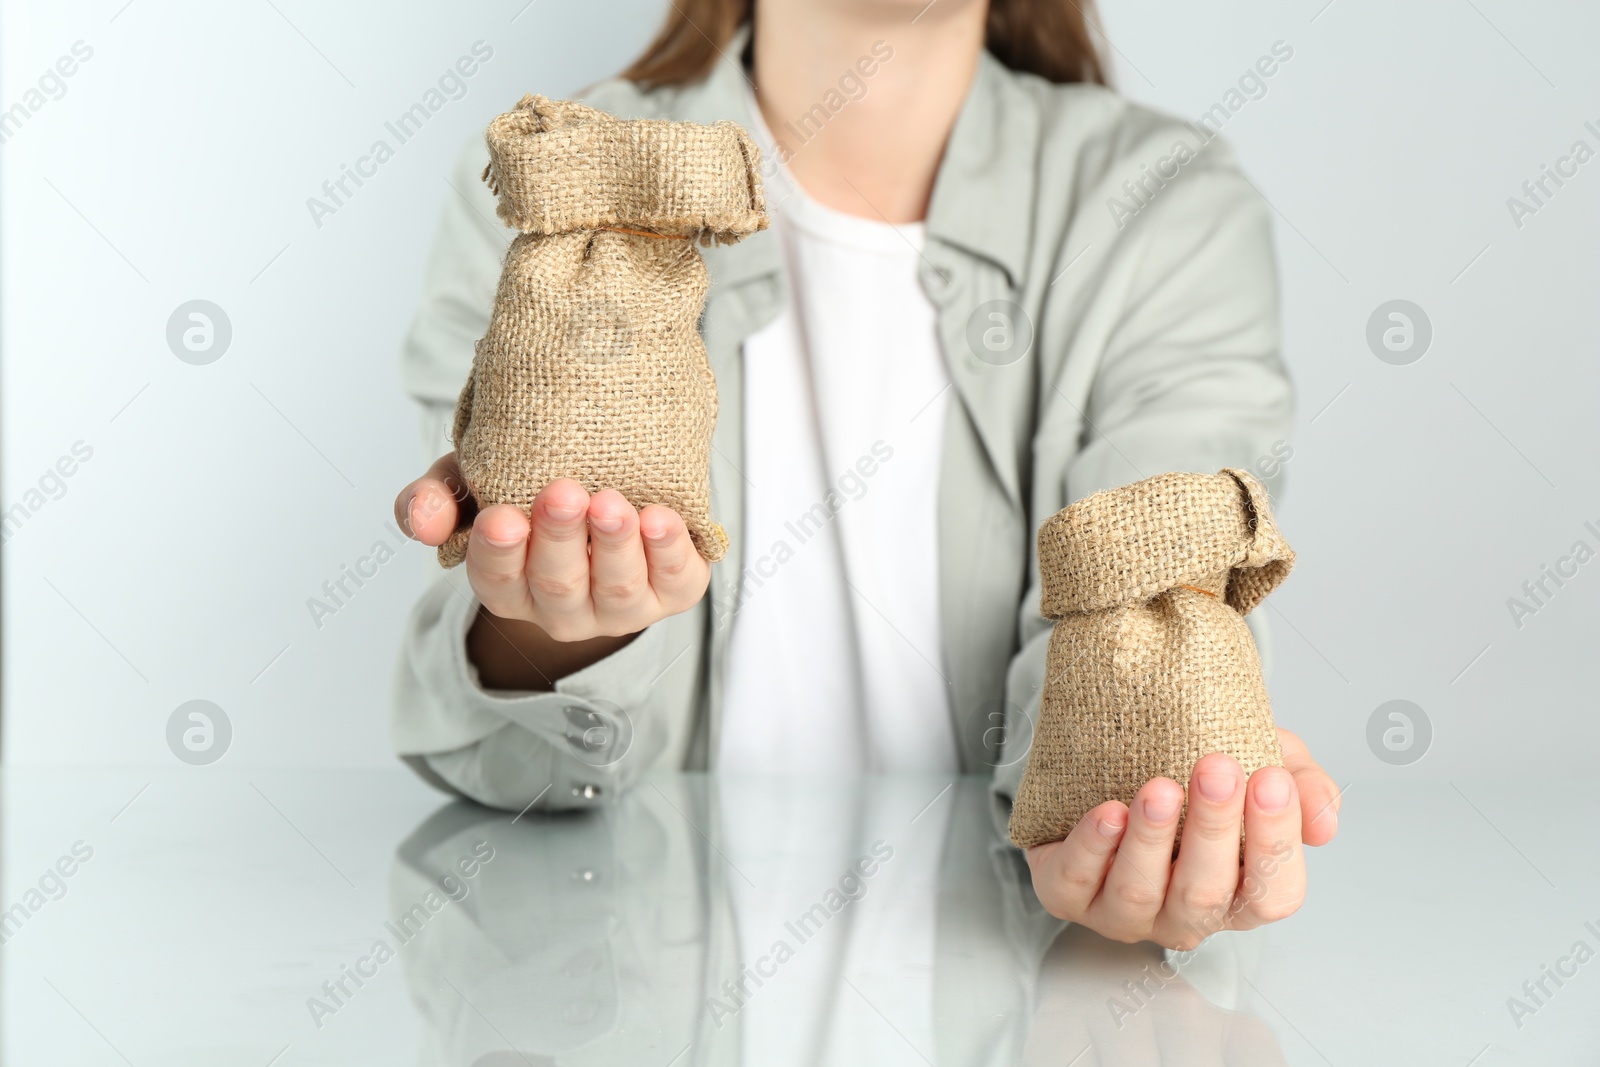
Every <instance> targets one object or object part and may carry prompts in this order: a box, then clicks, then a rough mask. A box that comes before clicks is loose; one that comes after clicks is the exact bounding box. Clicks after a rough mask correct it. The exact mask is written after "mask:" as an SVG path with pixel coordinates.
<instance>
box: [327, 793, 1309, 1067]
mask: <svg viewBox="0 0 1600 1067" xmlns="http://www.w3.org/2000/svg"><path fill="white" fill-rule="evenodd" d="M991 803H992V802H991V800H990V798H989V796H988V794H987V791H986V790H985V788H984V785H983V783H982V782H981V781H978V780H975V779H956V780H948V779H933V778H896V779H865V780H860V779H841V780H838V781H806V782H795V783H784V784H782V785H777V784H775V783H773V782H772V781H738V780H726V779H724V780H720V781H718V780H712V779H706V778H703V777H671V778H660V779H656V780H653V781H647V782H646V783H644V784H643V785H642V786H640V787H639V788H637V789H635V790H634V791H633V792H632V793H631V794H629V795H628V796H626V797H624V798H622V799H621V800H620V801H619V802H618V803H617V804H616V805H614V806H612V807H609V808H607V809H604V810H599V811H595V812H591V813H587V814H583V815H565V816H536V815H533V814H528V815H524V816H521V817H519V818H517V819H515V820H514V821H513V820H512V819H510V818H508V817H507V816H506V815H505V814H504V813H500V812H491V811H486V810H484V809H481V808H477V807H474V806H472V805H468V804H451V805H448V806H446V807H444V808H442V809H440V810H439V811H438V812H436V813H435V814H434V815H432V816H431V817H430V818H428V819H427V820H425V821H424V822H423V824H422V825H421V826H419V827H417V829H416V830H415V832H413V833H412V834H411V835H410V836H409V837H408V838H407V839H406V840H405V841H404V842H402V843H401V844H400V846H399V847H398V849H397V850H396V854H395V860H394V865H393V868H392V871H391V874H390V885H389V913H388V915H387V916H386V917H385V918H386V919H387V923H386V925H385V926H384V927H383V929H384V931H385V937H384V939H383V940H384V942H386V944H387V946H388V949H389V951H390V952H391V953H392V955H393V956H394V957H397V958H398V959H399V960H400V962H401V966H402V969H403V971H404V973H405V977H406V982H407V985H408V988H409V991H410V995H411V997H412V999H413V1001H414V1002H415V1004H416V1006H417V1008H418V1009H419V1011H420V1013H421V1015H422V1017H423V1019H424V1020H425V1024H426V1025H425V1032H424V1039H423V1040H424V1046H425V1047H424V1049H423V1050H422V1057H421V1062H422V1063H425V1064H450V1065H456V1064H460V1065H472V1067H498V1065H511V1064H534V1065H541V1067H542V1065H544V1064H584V1065H602V1064H627V1065H629V1067H637V1065H661V1067H667V1065H672V1067H687V1065H690V1064H746V1063H748V1064H759V1065H762V1067H767V1065H772V1067H783V1065H790V1064H793V1065H815V1064H868V1063H870V1064H890V1065H895V1064H939V1065H944V1064H953V1065H962V1067H967V1065H978V1064H1012V1063H1027V1064H1061V1065H1066V1064H1072V1065H1073V1067H1089V1065H1095V1064H1099V1065H1106V1064H1124V1063H1125V1064H1138V1065H1149V1064H1189V1063H1195V1064H1201V1063H1204V1064H1278V1063H1283V1062H1285V1061H1284V1058H1283V1055H1282V1053H1281V1052H1280V1051H1279V1050H1278V1047H1277V1044H1276V1042H1275V1041H1274V1039H1273V1037H1272V1034H1271V1032H1270V1031H1269V1030H1268V1028H1267V1027H1266V1026H1265V1025H1264V1024H1263V1023H1262V1022H1261V1020H1260V1019H1258V1018H1256V1017H1255V1016H1254V1015H1253V1013H1252V1012H1251V1011H1250V1010H1248V1008H1247V1006H1248V1005H1250V1004H1251V1003H1252V1000H1253V998H1252V997H1251V996H1250V995H1249V994H1250V992H1251V988H1252V987H1251V985H1250V983H1249V981H1248V979H1249V978H1250V977H1251V974H1252V972H1253V964H1254V961H1253V960H1252V958H1251V949H1252V947H1253V946H1254V945H1255V944H1257V942H1256V941H1255V940H1254V939H1253V937H1252V936H1251V935H1225V936H1223V937H1220V938H1214V939H1213V940H1212V941H1211V942H1209V943H1208V944H1207V946H1206V947H1204V948H1203V949H1202V950H1201V951H1200V952H1199V953H1196V954H1193V955H1192V956H1189V957H1183V958H1179V957H1171V956H1166V955H1164V954H1163V953H1162V952H1161V951H1160V950H1159V949H1156V948H1154V947H1153V946H1149V945H1144V946H1128V945H1119V944H1113V943H1109V942H1106V941H1104V940H1102V939H1100V938H1099V937H1097V936H1096V935H1093V934H1091V933H1088V932H1086V931H1082V930H1080V929H1077V928H1066V927H1065V924H1063V923H1060V922H1059V921H1057V920H1055V919H1053V918H1051V917H1050V916H1049V915H1047V914H1046V913H1045V912H1044V911H1043V909H1042V908H1041V907H1040V906H1039V904H1038V901H1037V900H1036V899H1035V897H1034V895H1033V892H1032V889H1031V887H1030V885H1029V879H1028V871H1027V867H1026V865H1025V864H1024V863H1023V862H1022V860H1021V857H1020V855H1019V854H1018V853H1017V852H1016V851H1015V850H1014V849H1012V848H1011V847H1010V846H1009V845H1008V844H1007V843H1006V842H1005V841H1004V839H1003V837H1002V835H1001V832H1000V830H999V828H998V826H997V820H996V819H995V817H994V813H993V811H992V810H991ZM376 950H377V949H376V946H375V951H376ZM372 966H377V964H373V965H372ZM332 995H333V996H334V997H338V996H339V995H340V993H339V990H338V989H337V988H336V989H334V990H333V991H332ZM330 1007H334V1008H335V1009H336V1005H333V1004H332V1002H331V1001H330ZM1239 1009H1245V1010H1239Z"/></svg>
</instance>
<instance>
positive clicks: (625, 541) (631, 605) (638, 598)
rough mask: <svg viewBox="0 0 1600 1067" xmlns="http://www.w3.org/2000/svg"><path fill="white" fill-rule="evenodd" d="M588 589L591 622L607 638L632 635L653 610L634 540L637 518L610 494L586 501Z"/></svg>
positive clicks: (612, 491) (627, 505)
mask: <svg viewBox="0 0 1600 1067" xmlns="http://www.w3.org/2000/svg"><path fill="white" fill-rule="evenodd" d="M589 589H590V592H591V593H592V595H593V597H594V612H595V621H596V622H597V623H598V624H599V626H600V627H601V630H602V632H604V633H607V634H610V635H611V636H621V635H622V634H628V633H633V632H634V631H635V630H638V629H641V628H642V626H643V624H638V625H635V624H634V620H637V619H640V618H644V617H645V616H647V615H650V614H652V613H653V612H654V610H655V597H656V594H655V590H653V589H651V588H650V579H649V574H648V572H647V571H646V570H645V565H644V545H642V544H641V543H640V541H639V513H638V512H637V511H635V510H634V507H633V505H632V504H630V503H628V498H627V497H625V496H623V495H622V494H621V493H619V492H617V491H616V490H615V489H602V490H600V491H599V492H598V493H596V494H595V495H594V496H593V497H592V498H591V499H590V501H589Z"/></svg>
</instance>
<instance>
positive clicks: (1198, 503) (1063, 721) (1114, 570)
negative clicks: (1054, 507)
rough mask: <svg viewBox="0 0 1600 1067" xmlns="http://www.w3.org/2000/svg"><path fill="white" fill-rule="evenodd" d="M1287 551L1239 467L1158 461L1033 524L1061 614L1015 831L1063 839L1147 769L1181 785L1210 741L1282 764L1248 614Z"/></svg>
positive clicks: (1026, 838)
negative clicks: (1146, 472) (1173, 465)
mask: <svg viewBox="0 0 1600 1067" xmlns="http://www.w3.org/2000/svg"><path fill="white" fill-rule="evenodd" d="M1292 566H1294V552H1293V551H1291V550H1290V548H1289V546H1288V544H1286V543H1285V542H1284V540H1283V537H1282V536H1281V535H1280V534H1279V533H1278V528H1277V526H1276V525H1275V524H1274V523H1273V521H1272V514H1271V511H1270V510H1269V506H1268V501H1267V494H1266V490H1264V489H1263V488H1262V487H1261V483H1259V482H1258V481H1256V479H1255V478H1254V477H1253V476H1252V475H1250V474H1249V473H1248V472H1246V471H1242V470H1231V469H1230V470H1224V471H1222V472H1221V473H1219V474H1163V475H1159V476H1157V477H1154V478H1149V479H1146V480H1145V481H1142V482H1138V483H1135V484H1134V485H1129V486H1124V487H1123V488H1120V489H1111V490H1107V491H1106V492H1103V493H1096V494H1095V495H1093V496H1090V497H1086V498H1084V499H1083V500H1080V501H1078V502H1077V503H1076V504H1073V505H1072V506H1070V507H1068V508H1066V509H1064V510H1062V511H1061V512H1060V513H1058V514H1057V515H1055V516H1054V517H1052V518H1051V519H1050V520H1049V521H1047V522H1046V523H1045V524H1044V525H1043V526H1041V527H1040V528H1039V571H1040V576H1041V579H1042V581H1043V586H1044V593H1043V596H1042V598H1041V605H1040V611H1041V613H1042V614H1043V615H1044V616H1045V617H1046V618H1048V619H1055V620H1056V624H1055V629H1054V632H1052V633H1051V635H1050V649H1049V653H1048V656H1047V659H1046V665H1045V678H1044V693H1043V697H1042V702H1041V705H1040V708H1039V721H1038V723H1037V725H1036V727H1035V730H1034V739H1033V746H1032V749H1031V750H1030V752H1029V754H1028V766H1027V769H1026V770H1025V771H1024V773H1023V776H1022V783H1021V785H1020V786H1019V787H1018V790H1017V796H1016V803H1015V806H1014V807H1013V808H1012V811H1011V826H1010V832H1011V840H1012V841H1013V842H1014V843H1015V844H1016V845H1018V846H1019V847H1021V848H1028V847H1030V846H1032V845H1038V844H1043V843H1044V842H1047V841H1059V840H1061V839H1062V838H1064V837H1066V836H1067V834H1068V833H1069V832H1071V830H1072V828H1073V827H1074V826H1076V825H1077V823H1078V820H1079V819H1081V818H1082V817H1083V816H1084V815H1085V814H1086V813H1087V812H1088V811H1089V810H1090V809H1091V808H1093V807H1095V806H1096V805H1098V804H1101V803H1104V802H1105V801H1107V800H1121V801H1123V802H1125V803H1131V802H1132V800H1133V797H1134V794H1135V793H1136V792H1138V790H1139V787H1140V786H1142V785H1144V783H1145V782H1147V781H1149V780H1150V779H1151V778H1155V777H1167V778H1171V779H1173V780H1174V781H1176V782H1178V783H1179V784H1180V785H1183V786H1185V787H1187V785H1188V782H1189V773H1190V771H1191V770H1193V768H1194V763H1195V761H1196V760H1197V759H1199V758H1200V757H1201V756H1205V755H1208V754H1210V753H1212V752H1226V753H1228V754H1229V755H1231V756H1233V757H1234V758H1235V759H1237V760H1238V761H1239V762H1240V764H1242V765H1243V767H1244V770H1245V773H1246V774H1249V773H1251V772H1253V771H1255V770H1257V769H1259V768H1261V767H1266V766H1270V765H1281V764H1282V763H1283V752H1282V751H1281V750H1280V748H1279V747H1278V737H1277V733H1276V731H1275V729H1274V726H1273V721H1272V706H1271V704H1270V703H1269V702H1268V700H1267V690H1266V686H1265V684H1264V682H1263V681H1262V677H1261V659H1260V657H1259V655H1258V654H1257V652H1256V646H1255V641H1254V640H1253V639H1252V638H1251V636H1250V630H1249V629H1248V628H1247V627H1246V626H1245V622H1244V616H1245V615H1246V614H1247V613H1249V611H1250V610H1251V609H1252V608H1254V607H1255V606H1256V605H1257V604H1259V603H1261V601H1262V600H1263V599H1265V597H1266V595H1267V594H1268V593H1270V592H1271V591H1272V590H1273V589H1274V588H1276V587H1277V585H1278V583H1279V582H1281V581H1283V579H1284V578H1285V577H1286V576H1287V575H1288V573H1289V569H1290V568H1291V567H1292Z"/></svg>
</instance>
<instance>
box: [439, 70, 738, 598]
mask: <svg viewBox="0 0 1600 1067" xmlns="http://www.w3.org/2000/svg"><path fill="white" fill-rule="evenodd" d="M487 140H488V143H489V166H488V168H487V169H486V170H485V171H484V178H485V180H486V181H488V182H489V186H490V188H491V189H493V190H494V191H495V192H496V193H497V194H498V195H499V197H500V203H499V207H498V214H499V216H500V218H501V219H502V220H504V221H505V222H506V224H507V225H510V226H514V227H516V228H517V229H519V230H521V231H522V233H521V234H520V235H519V236H518V237H517V238H516V239H515V240H514V241H512V243H511V247H510V249H509V250H508V251H507V252H506V259H505V267H504V269H503V271H502V272H501V275H500V284H499V288H498V290H497V292H496V293H495V302H494V310H493V313H492V315H491V318H490V322H489V331H488V333H486V334H485V335H484V336H483V339H482V340H480V341H479V342H478V346H477V352H476V355H475V357H474V359H473V364H472V374H471V376H470V377H469V378H468V379H467V384H466V387H465V388H464V389H462V391H461V399H460V401H459V402H458V403H457V405H456V412H455V424H454V427H453V429H452V437H453V439H454V441H455V446H456V458H457V460H458V461H459V462H460V465H461V473H462V476H463V477H464V478H465V480H466V483H467V488H468V489H469V490H470V491H471V493H472V495H473V497H474V498H475V499H476V501H477V503H478V505H479V507H487V506H488V505H490V504H515V505H517V506H518V507H520V508H522V510H523V511H525V512H526V511H528V510H529V509H530V508H531V507H532V504H533V499H534V497H535V496H537V495H538V493H539V491H540V490H541V489H543V488H544V487H545V486H546V485H547V484H549V483H550V482H552V481H554V480H555V479H557V478H573V479H576V480H577V481H579V482H581V483H583V485H584V486H585V487H586V488H587V489H588V490H589V491H590V492H591V493H592V492H596V491H598V490H600V489H607V488H609V489H615V490H617V491H619V492H621V493H622V494H623V496H625V497H627V498H628V501H629V502H630V503H631V504H633V505H634V506H635V507H644V506H645V505H646V504H663V505H665V506H667V507H669V508H672V509H673V510H674V511H676V512H678V514H679V515H681V516H683V520H684V522H685V524H686V525H687V526H688V528H689V535H690V537H691V538H692V539H693V541H694V545H695V547H696V548H697V549H699V551H700V554H701V555H703V556H705V557H706V559H708V560H718V559H721V558H722V555H723V553H724V552H725V551H727V546H728V538H727V535H726V534H724V533H723V531H722V527H720V526H718V525H716V524H715V523H713V522H712V521H711V509H710V500H709V497H710V486H709V480H708V479H709V472H710V449H711V430H712V427H713V425H714V424H715V422H716V417H717V385H716V380H715V378H714V377H713V376H712V373H711V366H710V363H709V362H708V361H707V359H706V350H705V345H704V343H703V342H702V341H701V339H700V333H699V319H700V313H701V311H702V309H703V308H704V306H705V296H706V286H707V277H706V268H705V263H704V262H703V261H702V260H701V258H700V253H699V251H698V250H697V248H696V247H695V246H696V242H699V243H700V244H710V243H712V242H719V243H729V242H734V241H738V240H740V239H742V238H744V237H746V236H748V235H750V234H752V233H754V232H756V231H757V230H761V229H765V228H766V225H767V216H766V210H765V208H766V202H765V199H764V198H763V195H762V190H761V177H760V171H759V164H760V158H759V153H758V152H757V150H756V147H755V144H754V142H753V141H752V140H751V139H750V137H749V135H747V134H746V133H745V131H744V130H742V129H740V128H739V126H737V125H736V124H734V123H732V122H718V123H716V124H714V125H711V126H701V125H697V124H695V123H690V122H666V121H657V120H641V121H622V120H619V119H615V118H613V117H612V116H610V115H607V114H606V113H605V112H602V111H597V110H595V109H594V108H590V107H585V106H583V105H582V104H574V103H570V102H565V101H552V100H547V99H545V98H544V97H542V96H527V97H523V99H522V101H521V102H520V103H518V105H517V107H516V110H514V111H510V112H508V113H506V114H504V115H501V116H500V117H499V118H497V119H495V120H494V121H493V122H492V123H490V125H489V130H488V134H487ZM470 532H471V529H470V525H468V524H466V523H463V525H462V527H461V528H460V529H458V530H457V531H456V532H455V533H454V534H453V535H452V536H451V537H450V539H449V540H448V541H446V542H445V543H444V544H443V545H441V546H440V548H439V562H440V563H441V564H443V565H444V566H446V567H453V566H455V565H456V564H457V563H460V562H461V560H462V559H463V558H464V557H465V555H466V549H467V538H468V535H469V533H470Z"/></svg>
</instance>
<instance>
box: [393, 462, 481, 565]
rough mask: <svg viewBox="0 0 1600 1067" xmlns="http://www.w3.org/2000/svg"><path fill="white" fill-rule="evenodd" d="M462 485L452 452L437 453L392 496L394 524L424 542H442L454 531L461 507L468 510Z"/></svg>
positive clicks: (469, 505)
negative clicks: (412, 479)
mask: <svg viewBox="0 0 1600 1067" xmlns="http://www.w3.org/2000/svg"><path fill="white" fill-rule="evenodd" d="M465 485H466V483H465V482H464V481H463V480H462V477H461V469H460V468H459V467H458V466H457V465H456V454H455V453H454V452H448V453H446V454H445V455H443V456H440V457H439V458H438V459H437V460H435V461H434V464H433V466H431V467H429V468H428V472H427V473H426V474H424V475H423V476H422V477H421V478H418V479H417V480H416V481H414V482H412V483H411V484H410V485H408V486H406V487H405V488H404V489H402V490H400V495H399V496H396V497H395V498H394V521H395V524H396V525H398V526H399V527H400V529H402V530H404V531H405V532H406V534H407V535H408V536H409V537H412V538H413V539H415V540H418V541H421V542H422V543H423V544H425V545H441V544H443V543H444V541H445V539H446V538H447V537H449V536H450V535H451V534H452V533H453V532H455V528H456V525H457V523H458V522H459V521H460V519H461V517H462V515H463V508H466V509H468V511H469V513H470V509H471V502H472V496H471V494H469V493H467V492H466V489H465Z"/></svg>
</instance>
